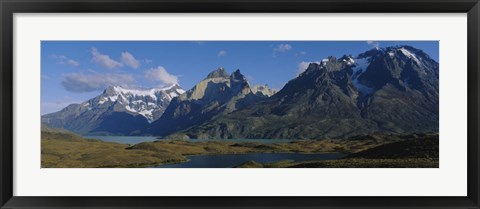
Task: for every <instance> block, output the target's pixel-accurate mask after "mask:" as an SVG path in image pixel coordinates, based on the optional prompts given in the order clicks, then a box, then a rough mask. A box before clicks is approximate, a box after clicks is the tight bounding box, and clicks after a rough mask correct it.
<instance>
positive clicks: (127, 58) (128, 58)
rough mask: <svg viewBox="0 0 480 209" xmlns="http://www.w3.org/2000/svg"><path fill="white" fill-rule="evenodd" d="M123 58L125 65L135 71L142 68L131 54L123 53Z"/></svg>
mask: <svg viewBox="0 0 480 209" xmlns="http://www.w3.org/2000/svg"><path fill="white" fill-rule="evenodd" d="M121 57H122V63H123V64H125V65H127V66H129V67H131V68H134V69H137V68H138V67H140V62H139V61H138V60H137V59H135V57H134V56H133V55H132V54H130V53H129V52H122V55H121Z"/></svg>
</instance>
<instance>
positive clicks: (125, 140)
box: [84, 136, 293, 145]
mask: <svg viewBox="0 0 480 209" xmlns="http://www.w3.org/2000/svg"><path fill="white" fill-rule="evenodd" d="M84 138H92V139H100V140H102V141H106V142H117V143H122V144H131V145H133V144H138V143H142V142H153V141H161V140H168V139H158V138H157V137H155V136H84ZM186 141H189V142H206V141H223V142H259V143H264V144H270V143H282V142H291V141H293V140H291V139H188V140H186Z"/></svg>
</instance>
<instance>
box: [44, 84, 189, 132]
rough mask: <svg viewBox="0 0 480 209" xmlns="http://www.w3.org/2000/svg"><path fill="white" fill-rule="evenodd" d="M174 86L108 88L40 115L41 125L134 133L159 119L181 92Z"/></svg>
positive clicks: (86, 130)
mask: <svg viewBox="0 0 480 209" xmlns="http://www.w3.org/2000/svg"><path fill="white" fill-rule="evenodd" d="M184 92H185V91H184V90H183V89H182V88H181V87H180V86H178V85H173V86H170V87H167V88H161V89H127V88H122V87H119V86H111V87H108V88H107V89H105V91H104V92H103V93H102V94H101V95H99V96H97V97H95V98H92V99H90V100H88V101H85V102H82V103H81V104H71V105H69V106H67V107H66V108H64V109H62V110H60V111H58V112H55V113H50V114H46V115H43V116H42V122H43V123H45V124H47V125H49V126H51V127H54V128H65V129H67V130H70V131H73V132H76V133H79V134H109V135H110V134H113V135H131V134H137V132H136V131H137V130H140V129H143V128H144V127H146V126H147V125H148V124H149V123H150V122H153V121H154V120H156V119H158V118H160V116H161V115H162V114H163V112H164V111H165V109H166V107H167V106H168V105H169V104H170V101H171V100H172V99H173V98H174V97H177V96H179V95H180V94H182V93H184Z"/></svg>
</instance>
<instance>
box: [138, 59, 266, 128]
mask: <svg viewBox="0 0 480 209" xmlns="http://www.w3.org/2000/svg"><path fill="white" fill-rule="evenodd" d="M260 89H261V90H260ZM272 92H273V90H271V89H269V88H268V87H265V86H264V87H258V88H257V90H256V91H255V92H254V91H252V89H251V88H250V85H249V84H248V81H247V79H246V78H245V76H244V75H242V74H241V73H240V70H236V71H235V72H233V73H232V74H231V75H229V74H228V73H227V72H226V71H225V69H224V68H219V69H217V70H215V71H213V72H211V73H209V74H208V75H207V77H206V78H205V79H203V80H202V81H200V82H199V83H197V84H196V85H195V86H194V87H193V88H192V89H190V90H188V91H187V92H186V93H185V94H182V95H180V96H179V97H176V98H174V99H173V100H172V101H171V103H170V105H169V106H168V107H167V109H166V110H165V112H164V114H163V115H162V117H160V119H158V120H157V121H155V122H153V123H152V124H151V125H150V126H149V127H148V128H147V129H148V130H147V131H146V132H147V133H152V134H154V135H160V136H165V135H169V134H172V133H175V132H177V131H180V130H184V129H187V128H191V127H193V126H197V125H200V124H202V123H203V122H205V121H208V120H211V119H212V118H215V117H219V116H222V115H226V114H228V113H231V112H234V111H236V110H239V109H242V108H244V107H246V106H248V105H251V104H255V103H258V102H259V101H261V100H263V99H265V98H268V96H270V95H271V94H272Z"/></svg>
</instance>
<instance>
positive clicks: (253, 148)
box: [41, 131, 438, 168]
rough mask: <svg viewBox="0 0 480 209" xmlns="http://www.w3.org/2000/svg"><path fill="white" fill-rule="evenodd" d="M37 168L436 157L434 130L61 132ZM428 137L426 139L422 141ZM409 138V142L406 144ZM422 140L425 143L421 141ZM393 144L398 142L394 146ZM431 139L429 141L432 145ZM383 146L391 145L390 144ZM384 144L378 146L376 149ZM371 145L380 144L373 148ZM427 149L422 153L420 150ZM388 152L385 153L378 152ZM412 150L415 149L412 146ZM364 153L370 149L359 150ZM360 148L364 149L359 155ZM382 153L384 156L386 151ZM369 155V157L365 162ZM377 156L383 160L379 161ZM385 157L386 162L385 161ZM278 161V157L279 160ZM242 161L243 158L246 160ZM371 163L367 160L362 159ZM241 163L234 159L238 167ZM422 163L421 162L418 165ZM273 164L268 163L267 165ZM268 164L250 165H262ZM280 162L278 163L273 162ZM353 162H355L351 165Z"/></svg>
mask: <svg viewBox="0 0 480 209" xmlns="http://www.w3.org/2000/svg"><path fill="white" fill-rule="evenodd" d="M41 136H42V147H41V148H42V164H41V165H42V168H145V167H153V166H161V165H166V164H180V163H186V162H189V161H188V159H189V158H191V157H195V156H206V157H208V156H212V155H224V156H227V155H233V154H238V155H240V154H253V153H260V154H279V153H285V154H288V153H290V154H304V155H308V154H315V153H317V154H318V153H343V154H348V156H346V157H345V158H348V157H349V156H353V155H358V156H355V158H366V159H367V160H362V161H359V160H357V161H358V162H359V165H360V164H361V165H364V166H369V167H371V166H375V163H377V162H378V163H380V165H382V166H398V167H409V164H407V163H410V164H411V163H412V162H413V161H412V160H407V161H405V162H403V161H402V160H392V159H394V158H399V159H400V158H402V159H403V158H405V159H406V158H412V159H419V160H418V162H413V164H415V165H418V166H419V167H435V166H437V167H438V162H435V161H431V160H421V159H430V158H432V159H433V158H438V134H418V135H402V136H390V135H388V136H385V135H371V136H361V137H356V138H351V139H345V140H293V141H290V142H288V143H287V142H283V143H260V142H228V141H220V140H212V141H200V142H189V141H185V140H157V141H153V142H141V143H137V144H134V145H127V144H121V143H117V142H105V141H102V140H97V139H84V138H83V137H82V136H79V135H75V134H72V133H67V132H48V131H42V135H41ZM427 139H428V140H427ZM409 141H414V142H415V143H416V144H415V143H414V144H408V143H407V142H409ZM426 142H428V144H425V143H426ZM397 143H400V144H398V145H397ZM432 143H433V144H432ZM387 145H391V146H390V147H389V146H387ZM382 147H384V148H382ZM402 147H406V148H408V150H416V151H415V153H413V154H414V155H412V154H411V153H410V154H408V153H407V154H405V156H387V155H388V153H399V154H402V153H403V152H404V151H402V150H399V149H404V148H402ZM376 148H381V149H380V150H376ZM427 148H428V149H433V151H435V150H436V151H435V152H432V153H430V150H426V151H427V152H428V153H427V154H424V152H425V150H422V149H427ZM382 149H386V150H388V152H385V151H382ZM417 149H418V150H417ZM365 151H370V152H365ZM363 152H365V153H363ZM385 153H386V154H387V155H386V154H385ZM369 158H372V160H368V159H369ZM378 159H386V160H384V161H381V160H378ZM388 159H390V160H388ZM279 160H280V161H281V160H282V159H279ZM246 161H248V160H246ZM367 161H368V162H371V163H370V164H369V163H368V162H367ZM336 162H337V164H338V163H340V164H342V165H345V166H349V162H356V161H354V160H348V159H347V160H343V161H342V160H341V159H339V160H330V161H329V162H328V163H317V164H301V163H300V164H298V163H297V164H295V165H294V164H292V163H291V164H282V165H281V166H298V165H300V166H330V167H336V166H339V165H337V164H335V163H336ZM242 163H244V162H241V163H239V165H235V166H240V164H242ZM422 163H423V164H422ZM272 165H274V164H272ZM272 165H263V164H262V165H260V163H256V164H255V166H262V167H268V166H272ZM279 166H280V165H279ZM352 166H355V165H352Z"/></svg>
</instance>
